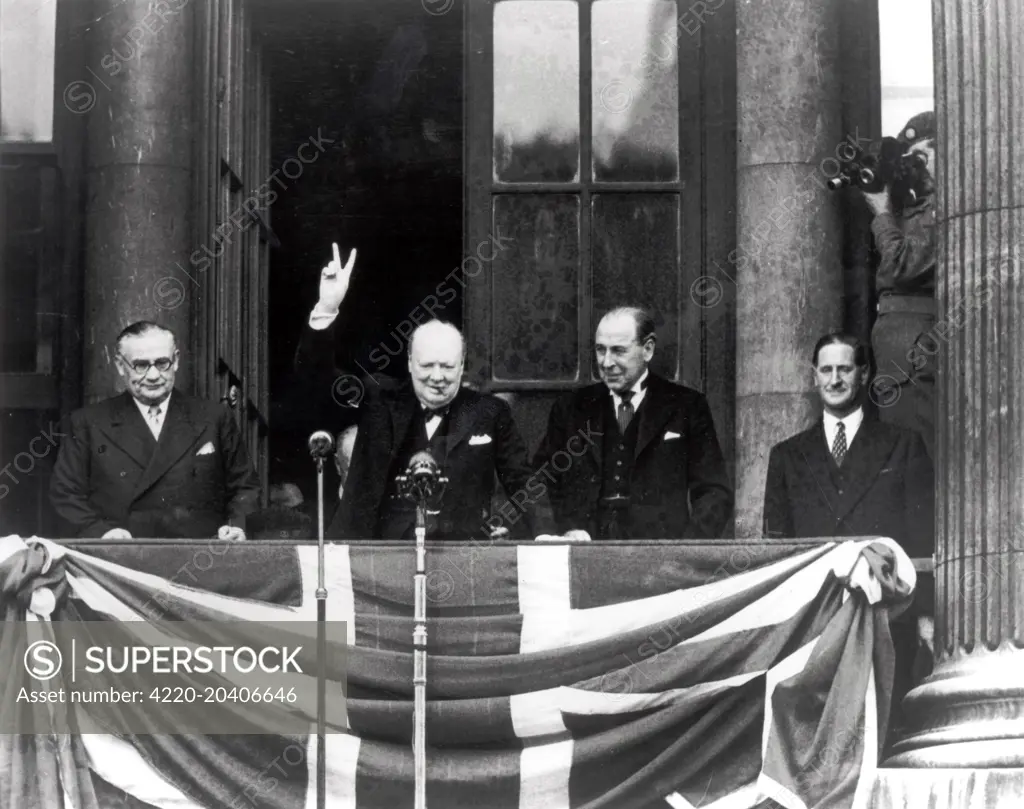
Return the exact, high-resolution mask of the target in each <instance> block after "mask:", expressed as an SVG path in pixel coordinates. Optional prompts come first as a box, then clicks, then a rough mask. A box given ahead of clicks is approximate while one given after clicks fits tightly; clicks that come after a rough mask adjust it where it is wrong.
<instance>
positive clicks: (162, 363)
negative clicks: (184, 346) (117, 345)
mask: <svg viewBox="0 0 1024 809" xmlns="http://www.w3.org/2000/svg"><path fill="white" fill-rule="evenodd" d="M117 356H119V357H120V358H121V361H122V362H123V363H124V364H125V365H127V366H128V367H129V368H131V369H132V370H133V371H134V372H135V373H137V374H138V375H139V376H144V375H145V374H148V373H149V369H150V368H156V369H157V370H158V371H159V372H160V373H162V374H165V373H167V372H168V371H169V370H171V365H173V364H174V360H171V359H168V358H167V357H161V358H160V359H158V360H153V362H150V361H149V360H129V359H128V358H127V357H126V356H125V355H124V354H118V355H117Z"/></svg>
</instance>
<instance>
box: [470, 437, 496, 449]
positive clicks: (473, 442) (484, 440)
mask: <svg viewBox="0 0 1024 809" xmlns="http://www.w3.org/2000/svg"><path fill="white" fill-rule="evenodd" d="M490 443H491V437H490V436H489V435H474V436H471V437H470V439H469V445H470V446H471V447H475V446H479V445H480V444H490Z"/></svg>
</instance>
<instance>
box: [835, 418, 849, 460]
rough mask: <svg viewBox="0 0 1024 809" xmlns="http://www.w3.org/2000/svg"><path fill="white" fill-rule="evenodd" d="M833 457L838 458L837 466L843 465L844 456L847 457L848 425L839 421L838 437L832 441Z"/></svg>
mask: <svg viewBox="0 0 1024 809" xmlns="http://www.w3.org/2000/svg"><path fill="white" fill-rule="evenodd" d="M832 457H833V458H835V459H836V466H842V465H843V458H845V457H846V425H845V424H843V423H842V422H839V426H838V427H837V428H836V437H835V440H834V441H833V442H832Z"/></svg>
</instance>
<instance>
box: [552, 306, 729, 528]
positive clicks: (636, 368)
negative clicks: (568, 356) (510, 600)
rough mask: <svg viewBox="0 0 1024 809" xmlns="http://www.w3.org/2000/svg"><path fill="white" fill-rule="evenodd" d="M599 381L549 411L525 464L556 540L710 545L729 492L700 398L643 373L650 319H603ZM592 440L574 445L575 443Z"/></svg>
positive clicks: (651, 338) (629, 314)
mask: <svg viewBox="0 0 1024 809" xmlns="http://www.w3.org/2000/svg"><path fill="white" fill-rule="evenodd" d="M594 345H595V350H596V355H597V357H596V358H597V367H598V370H599V373H600V375H601V382H600V383H598V384H596V385H590V386H587V387H584V388H581V389H579V390H576V391H573V392H572V393H570V394H568V395H566V396H565V397H563V398H562V399H560V400H559V401H557V402H556V403H555V405H554V406H553V407H552V409H551V415H550V418H549V420H548V430H547V433H546V434H545V436H544V439H543V441H542V442H541V445H540V448H539V449H538V451H537V454H536V456H535V458H534V467H535V468H536V469H537V470H538V472H539V473H541V474H543V478H542V479H543V480H544V481H545V484H546V485H547V487H548V490H549V492H550V499H551V507H552V510H553V512H554V516H555V522H556V525H557V527H558V530H559V532H560V533H562V534H568V535H569V536H570V537H573V536H575V537H577V538H580V539H584V540H585V539H588V538H596V539H698V538H709V539H714V538H717V537H719V536H720V535H721V534H722V531H723V529H724V528H725V526H726V524H727V523H728V521H729V517H730V515H731V513H732V502H733V495H732V489H731V487H730V485H729V479H728V476H727V474H726V471H725V462H724V460H723V458H722V451H721V449H720V448H719V444H718V438H717V436H716V434H715V425H714V421H713V420H712V418H711V411H710V410H709V408H708V404H707V401H706V400H705V398H704V396H703V395H701V394H700V393H698V392H697V391H695V390H691V389H690V388H686V387H683V386H682V385H676V384H675V383H673V382H669V381H668V380H667V379H665V378H663V377H661V376H659V375H657V374H655V373H652V372H651V371H650V367H649V366H650V364H651V360H652V359H653V358H654V351H655V345H656V335H655V324H654V318H653V316H652V315H651V314H650V313H649V312H648V311H646V310H645V309H640V308H638V307H631V306H630V307H626V306H624V307H620V308H618V309H613V310H612V311H611V312H609V313H608V314H606V315H605V316H604V317H603V318H602V319H601V322H600V323H599V324H598V327H597V332H596V334H595V341H594ZM591 435H594V436H600V440H591V441H588V442H587V443H586V445H584V444H582V443H581V441H580V437H581V436H588V437H589V436H591Z"/></svg>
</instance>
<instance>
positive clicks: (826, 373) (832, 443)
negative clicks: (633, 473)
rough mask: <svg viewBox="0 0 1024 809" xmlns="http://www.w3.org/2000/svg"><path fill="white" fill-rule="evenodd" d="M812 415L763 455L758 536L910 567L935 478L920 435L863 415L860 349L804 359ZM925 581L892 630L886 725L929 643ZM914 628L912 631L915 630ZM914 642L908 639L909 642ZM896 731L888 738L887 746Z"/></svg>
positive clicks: (832, 337) (927, 524)
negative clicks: (868, 540) (845, 542)
mask: <svg viewBox="0 0 1024 809" xmlns="http://www.w3.org/2000/svg"><path fill="white" fill-rule="evenodd" d="M811 362H812V366H813V374H814V384H815V388H816V389H817V391H818V396H819V397H820V399H821V408H822V409H821V416H820V418H818V419H817V420H816V421H815V423H814V424H813V425H812V426H811V427H810V428H808V429H806V430H804V431H803V432H801V433H798V434H797V435H795V436H793V437H792V438H789V439H787V440H785V441H782V442H781V443H779V444H776V445H775V446H774V447H772V451H771V455H770V456H769V460H768V476H767V481H766V483H765V493H764V535H765V536H766V537H769V538H774V539H786V538H791V537H821V538H822V540H823V541H826V540H829V539H833V538H836V537H853V536H882V537H890V538H891V539H895V540H896V541H897V542H899V543H900V545H902V546H903V549H904V550H905V551H906V552H907V554H908V555H909V556H911V557H912V558H921V557H924V558H927V557H930V556H931V555H932V551H933V549H934V543H935V537H934V521H935V517H934V505H933V504H934V498H935V475H934V471H933V468H932V462H931V459H930V458H929V455H928V452H927V450H926V449H925V444H924V441H923V440H922V438H921V436H920V435H919V434H918V433H917V432H915V431H913V430H909V429H907V428H905V427H897V426H896V425H894V424H889V423H886V422H884V421H882V420H880V419H879V418H878V417H877V416H874V415H873V413H869V412H868V411H867V410H866V409H865V407H864V399H865V396H866V392H867V390H868V382H869V381H870V377H871V368H870V362H869V357H868V351H867V347H866V346H865V345H864V344H863V343H861V342H860V341H859V340H858V339H857V338H856V337H854V336H852V335H849V334H843V333H840V332H833V333H831V334H826V335H825V336H824V337H822V338H821V339H820V340H818V342H817V344H816V345H815V347H814V351H813V353H812V355H811ZM932 582H933V580H932V579H931V577H927V576H921V577H919V578H918V586H917V592H916V593H915V597H914V604H913V606H912V607H911V608H910V609H909V610H908V611H907V613H906V614H904V615H903V616H901V617H900V618H899V619H898V620H897V621H896V622H895V623H894V624H893V626H892V634H893V642H894V644H895V646H896V652H897V657H896V675H895V676H896V680H895V683H894V685H893V703H892V704H893V709H892V720H893V721H892V724H891V725H890V727H892V726H893V725H898V724H899V723H900V718H901V716H902V714H901V712H900V710H899V702H900V700H901V699H902V697H903V695H905V694H906V693H907V691H909V689H910V687H911V684H912V680H913V669H914V661H915V652H916V648H917V644H918V643H920V645H921V649H922V657H926V656H927V655H925V654H924V650H925V648H926V647H930V645H931V638H932V634H933V631H932V619H931V615H932V614H933V602H934V596H933V583H932ZM915 625H916V627H915ZM915 634H916V638H915ZM896 734H898V729H896V730H894V731H893V732H892V733H890V742H892V741H893V740H894V737H895V735H896Z"/></svg>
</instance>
